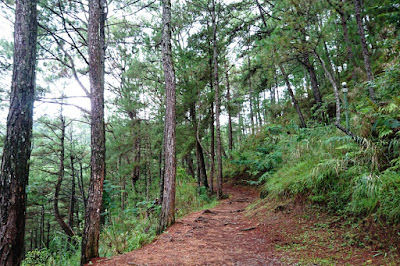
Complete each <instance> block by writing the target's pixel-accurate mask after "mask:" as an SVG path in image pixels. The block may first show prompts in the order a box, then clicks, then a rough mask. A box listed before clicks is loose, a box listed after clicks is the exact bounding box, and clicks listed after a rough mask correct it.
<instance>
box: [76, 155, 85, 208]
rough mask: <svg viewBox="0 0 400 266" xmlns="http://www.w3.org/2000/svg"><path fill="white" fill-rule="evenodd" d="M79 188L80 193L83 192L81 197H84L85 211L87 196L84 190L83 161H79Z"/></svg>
mask: <svg viewBox="0 0 400 266" xmlns="http://www.w3.org/2000/svg"><path fill="white" fill-rule="evenodd" d="M78 187H79V190H80V192H81V197H82V201H83V206H84V209H85V210H86V206H87V198H86V195H85V188H84V186H83V165H82V161H81V160H79V179H78Z"/></svg>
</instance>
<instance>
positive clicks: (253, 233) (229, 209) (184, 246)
mask: <svg viewBox="0 0 400 266" xmlns="http://www.w3.org/2000/svg"><path fill="white" fill-rule="evenodd" d="M225 193H227V194H229V198H228V199H225V200H222V201H221V203H220V204H219V205H218V206H217V207H215V208H213V209H212V210H205V211H199V212H194V213H192V214H190V215H188V216H186V217H184V218H182V219H179V220H177V221H176V223H175V224H174V225H173V226H171V227H170V228H169V229H168V230H167V231H166V232H165V233H164V234H162V235H160V236H159V237H158V238H157V240H155V241H154V242H153V243H151V244H149V245H146V246H144V247H143V248H141V249H138V250H135V251H132V252H129V253H126V254H123V255H120V256H116V257H112V258H111V259H104V258H102V259H98V260H96V261H93V265H222V264H223V265H265V264H270V265H285V264H284V263H282V262H280V259H279V258H278V257H277V256H275V252H274V241H275V239H274V237H273V236H274V235H275V232H274V231H275V230H276V229H274V228H271V229H267V228H265V227H262V226H260V225H259V224H258V223H257V221H255V220H252V219H249V218H247V217H246V216H245V215H244V210H245V208H246V207H247V206H248V205H249V204H250V203H251V202H253V201H254V200H255V199H256V198H257V197H258V193H257V192H256V191H254V190H249V189H248V188H240V187H235V188H232V187H226V188H225Z"/></svg>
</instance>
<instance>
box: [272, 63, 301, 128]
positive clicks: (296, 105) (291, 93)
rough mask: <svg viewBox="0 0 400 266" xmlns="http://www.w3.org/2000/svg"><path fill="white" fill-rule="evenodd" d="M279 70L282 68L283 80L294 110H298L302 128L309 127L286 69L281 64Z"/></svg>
mask: <svg viewBox="0 0 400 266" xmlns="http://www.w3.org/2000/svg"><path fill="white" fill-rule="evenodd" d="M279 68H280V70H281V72H282V75H283V78H284V80H285V83H286V87H287V89H288V91H289V95H290V98H291V99H292V103H293V105H294V108H296V111H297V114H298V116H299V119H300V123H301V127H302V128H306V127H307V126H306V122H305V121H304V117H303V114H302V113H301V110H300V106H299V104H298V103H297V100H296V97H295V96H294V93H293V90H292V87H291V85H290V81H289V78H288V76H287V74H286V72H285V69H284V68H283V66H282V64H279Z"/></svg>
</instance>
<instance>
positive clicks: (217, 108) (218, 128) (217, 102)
mask: <svg viewBox="0 0 400 266" xmlns="http://www.w3.org/2000/svg"><path fill="white" fill-rule="evenodd" d="M215 9H216V5H215V0H212V9H211V17H212V26H213V51H214V53H213V66H214V90H215V122H216V123H215V124H216V131H217V132H216V133H217V163H218V171H217V197H218V198H219V199H221V198H222V141H221V124H220V112H221V103H220V102H221V101H220V98H219V77H218V47H217V17H216V13H215Z"/></svg>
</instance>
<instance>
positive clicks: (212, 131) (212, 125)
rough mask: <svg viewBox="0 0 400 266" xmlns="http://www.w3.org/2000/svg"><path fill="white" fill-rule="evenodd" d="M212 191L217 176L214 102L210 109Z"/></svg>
mask: <svg viewBox="0 0 400 266" xmlns="http://www.w3.org/2000/svg"><path fill="white" fill-rule="evenodd" d="M210 164H211V167H210V190H211V192H214V174H215V127H214V101H212V103H211V109H210Z"/></svg>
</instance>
